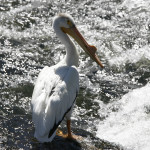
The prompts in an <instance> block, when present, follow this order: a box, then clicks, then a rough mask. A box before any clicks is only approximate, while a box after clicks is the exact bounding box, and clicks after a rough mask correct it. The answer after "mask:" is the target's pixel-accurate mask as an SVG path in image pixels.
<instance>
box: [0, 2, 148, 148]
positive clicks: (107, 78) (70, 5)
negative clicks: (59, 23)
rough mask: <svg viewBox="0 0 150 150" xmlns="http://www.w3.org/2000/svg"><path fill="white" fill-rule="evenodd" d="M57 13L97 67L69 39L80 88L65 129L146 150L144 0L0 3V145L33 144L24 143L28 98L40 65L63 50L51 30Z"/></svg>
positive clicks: (28, 134) (93, 140)
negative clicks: (69, 22)
mask: <svg viewBox="0 0 150 150" xmlns="http://www.w3.org/2000/svg"><path fill="white" fill-rule="evenodd" d="M60 12H65V13H69V14H70V15H72V16H73V18H74V20H75V22H76V24H77V27H78V29H79V30H80V32H81V33H82V34H83V35H84V37H85V38H86V39H87V41H88V43H90V44H93V45H95V46H96V47H97V54H98V55H99V57H100V58H101V60H102V63H103V64H104V66H105V68H104V69H103V70H102V69H101V68H99V67H98V66H97V64H96V63H93V62H92V61H91V59H90V58H89V57H88V56H87V55H86V54H85V53H84V52H83V51H82V50H81V48H80V47H79V46H78V45H77V44H76V47H77V49H78V50H79V52H80V60H79V61H80V65H79V68H78V70H79V76H80V93H79V95H78V98H77V101H76V106H75V109H74V112H73V115H72V130H73V132H74V133H78V134H79V135H81V136H83V137H84V139H85V141H86V143H88V144H89V145H94V146H95V147H97V148H102V149H104V148H105V149H131V150H149V149H150V142H149V139H150V47H149V45H150V18H149V16H150V1H149V0H136V1H135V0H113V1H112V0H107V1H106V0H95V1H91V0H82V1H81V0H66V1H65V0H63V1H59V0H56V1H54V2H53V1H51V0H45V1H42V0H0V147H1V149H7V148H8V149H13V148H14V149H21V148H22V149H32V148H33V147H35V145H36V144H37V143H34V142H31V141H32V140H31V138H32V137H33V134H34V128H33V124H32V117H31V109H30V101H31V96H32V91H33V87H34V83H35V81H36V78H37V75H38V74H39V72H40V70H41V69H42V68H43V67H44V66H46V65H48V66H52V65H54V64H56V63H58V62H59V61H60V60H61V59H62V58H63V57H64V55H65V49H64V46H63V45H62V44H61V43H60V41H59V39H58V38H57V37H56V34H55V33H54V31H53V28H52V21H53V17H54V16H55V15H56V14H58V13H60ZM61 128H62V129H63V128H64V129H65V123H62V124H61ZM102 141H103V142H102ZM104 141H105V142H106V143H107V144H106V145H105V146H104ZM101 143H103V145H101ZM108 143H109V144H108Z"/></svg>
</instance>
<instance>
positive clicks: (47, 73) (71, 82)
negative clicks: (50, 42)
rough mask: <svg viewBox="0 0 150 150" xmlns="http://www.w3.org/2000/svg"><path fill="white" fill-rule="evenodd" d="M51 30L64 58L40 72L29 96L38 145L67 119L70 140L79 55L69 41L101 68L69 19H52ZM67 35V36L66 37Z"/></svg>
mask: <svg viewBox="0 0 150 150" xmlns="http://www.w3.org/2000/svg"><path fill="white" fill-rule="evenodd" d="M53 28H54V30H55V32H56V34H57V36H58V37H59V39H60V40H61V42H62V43H63V44H64V45H65V46H66V56H65V58H64V59H63V60H62V61H60V62H59V63H58V64H56V65H54V66H52V67H47V66H46V67H44V69H43V70H42V71H41V72H40V74H39V76H38V78H37V81H36V84H35V87H34V91H33V95H32V100H31V105H32V114H33V115H32V119H33V122H34V125H35V134H34V136H35V137H36V138H37V140H38V141H40V142H50V141H52V140H53V138H54V137H55V135H56V129H57V127H58V126H59V124H60V123H61V121H62V120H63V119H64V117H66V119H67V129H68V137H69V138H71V137H72V134H71V128H70V117H71V113H72V108H73V105H74V103H75V99H76V96H77V93H78V91H79V75H78V71H77V69H76V67H77V66H78V61H79V56H78V52H77V50H76V48H75V46H74V44H73V42H72V41H71V40H70V38H69V36H71V37H73V38H74V39H75V40H76V41H77V43H78V44H79V45H80V46H81V47H82V49H83V50H84V51H86V53H87V54H88V55H89V56H90V57H91V58H92V59H93V60H94V61H95V62H97V64H99V65H100V66H101V67H103V65H102V63H101V62H100V60H99V59H98V57H97V55H96V54H95V52H96V47H94V46H90V45H89V44H88V43H87V42H86V41H85V39H84V38H83V37H82V35H81V34H80V33H79V31H78V30H77V28H76V26H75V23H74V21H73V19H72V18H71V16H69V15H67V14H59V15H58V16H57V17H55V19H54V23H53ZM68 35H69V36H68Z"/></svg>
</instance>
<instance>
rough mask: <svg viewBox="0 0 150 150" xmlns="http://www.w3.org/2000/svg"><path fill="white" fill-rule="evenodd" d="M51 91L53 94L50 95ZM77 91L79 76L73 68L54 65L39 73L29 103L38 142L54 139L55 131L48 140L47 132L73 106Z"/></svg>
mask: <svg viewBox="0 0 150 150" xmlns="http://www.w3.org/2000/svg"><path fill="white" fill-rule="evenodd" d="M53 88H54V89H53ZM52 89H53V90H54V92H53V93H52V95H50V94H51V92H52ZM78 90H79V76H78V72H77V69H76V67H75V66H65V65H64V66H63V65H55V66H53V67H45V68H44V69H43V70H42V71H41V73H40V74H39V77H38V79H37V82H36V84H35V88H34V92H33V96H32V101H31V104H32V112H33V122H34V124H35V137H36V138H37V139H38V140H39V141H41V142H49V141H51V140H52V139H53V138H54V136H55V132H56V131H55V132H54V133H53V135H51V137H50V138H48V136H49V132H50V130H51V129H52V128H53V127H54V126H55V124H56V125H57V124H58V123H59V122H61V121H62V119H63V118H64V115H65V114H66V113H67V111H68V110H69V109H70V108H71V107H72V106H73V103H74V100H75V98H76V94H77V92H78ZM49 95H50V96H49Z"/></svg>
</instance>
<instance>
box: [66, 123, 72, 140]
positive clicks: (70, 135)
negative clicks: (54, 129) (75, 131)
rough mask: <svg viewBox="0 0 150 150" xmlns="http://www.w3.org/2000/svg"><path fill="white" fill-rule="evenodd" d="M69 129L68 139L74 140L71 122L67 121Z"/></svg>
mask: <svg viewBox="0 0 150 150" xmlns="http://www.w3.org/2000/svg"><path fill="white" fill-rule="evenodd" d="M67 129H68V136H67V138H73V137H72V134H71V120H67Z"/></svg>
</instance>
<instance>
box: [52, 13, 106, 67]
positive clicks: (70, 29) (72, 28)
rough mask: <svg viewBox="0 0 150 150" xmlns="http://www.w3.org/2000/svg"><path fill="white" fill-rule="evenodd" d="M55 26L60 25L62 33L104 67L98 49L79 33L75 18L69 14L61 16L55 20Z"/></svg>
mask: <svg viewBox="0 0 150 150" xmlns="http://www.w3.org/2000/svg"><path fill="white" fill-rule="evenodd" d="M54 24H58V26H59V27H60V29H61V30H62V32H64V33H65V34H68V35H70V36H71V37H72V38H73V39H74V40H75V41H76V42H77V43H78V44H79V45H80V46H81V48H82V49H83V50H84V51H85V52H86V53H87V54H88V55H89V56H90V57H91V58H92V59H93V60H94V61H95V62H96V63H97V64H98V65H99V66H101V67H102V68H103V65H102V63H101V61H100V60H99V58H98V57H97V55H96V51H97V49H96V47H95V46H93V45H89V44H88V43H87V42H86V40H85V39H84V38H83V36H82V35H81V34H80V32H79V31H78V29H77V27H76V25H75V23H74V20H73V18H72V17H71V16H70V15H68V14H59V15H58V16H57V17H56V18H55V19H54Z"/></svg>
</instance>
